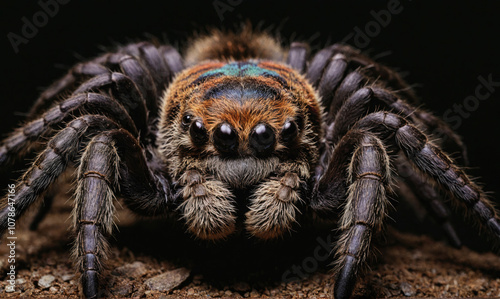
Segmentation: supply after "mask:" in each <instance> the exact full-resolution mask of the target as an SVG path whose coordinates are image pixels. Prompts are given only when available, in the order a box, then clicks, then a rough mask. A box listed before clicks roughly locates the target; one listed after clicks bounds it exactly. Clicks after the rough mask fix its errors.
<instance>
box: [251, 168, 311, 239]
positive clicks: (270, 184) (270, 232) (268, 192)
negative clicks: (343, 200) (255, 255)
mask: <svg viewBox="0 0 500 299" xmlns="http://www.w3.org/2000/svg"><path fill="white" fill-rule="evenodd" d="M280 166H281V167H280V171H279V173H278V175H277V176H276V177H270V178H268V179H267V180H266V181H265V182H263V183H261V184H260V185H259V186H258V187H257V189H256V190H255V192H254V193H253V195H252V196H251V197H250V204H249V207H248V208H249V211H248V212H247V213H246V221H245V225H246V228H247V230H248V231H249V232H250V233H251V234H252V235H253V236H256V237H258V238H260V239H271V238H276V237H280V236H283V235H284V234H285V233H287V232H290V230H291V229H292V226H293V225H294V224H295V223H296V222H297V221H298V216H299V214H300V206H301V204H303V203H304V201H303V199H302V198H303V196H304V195H305V192H304V191H305V187H304V186H305V182H306V181H307V180H308V179H309V168H308V167H307V166H306V165H303V164H300V163H283V164H281V165H280Z"/></svg>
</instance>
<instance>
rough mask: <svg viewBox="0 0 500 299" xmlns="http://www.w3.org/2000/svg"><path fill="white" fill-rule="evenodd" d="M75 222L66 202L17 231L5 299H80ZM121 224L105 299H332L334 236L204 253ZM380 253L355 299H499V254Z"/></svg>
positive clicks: (0, 253)
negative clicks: (330, 247)
mask: <svg viewBox="0 0 500 299" xmlns="http://www.w3.org/2000/svg"><path fill="white" fill-rule="evenodd" d="M69 216H70V203H69V202H68V201H67V200H58V201H56V203H55V205H54V207H53V208H52V210H51V212H50V215H49V216H48V217H47V218H46V219H45V220H44V221H43V222H42V223H41V224H40V226H39V228H38V230H36V231H29V230H28V229H27V228H24V227H25V226H26V223H27V222H28V220H24V221H23V223H18V224H16V234H15V236H16V237H17V239H15V244H16V247H15V254H16V260H15V262H14V263H9V260H8V255H9V253H8V251H9V250H10V249H9V247H8V242H9V241H10V240H6V239H5V238H4V239H3V241H2V244H0V279H1V281H0V297H1V298H79V297H80V296H79V294H80V292H79V289H78V280H77V277H76V276H75V275H74V271H73V266H72V263H71V262H70V251H71V245H72V244H71V242H72V241H71V240H72V239H71V236H70V233H69V232H68V230H69V227H70V223H71V221H70V220H69ZM118 218H119V220H120V221H119V224H118V230H119V232H117V234H116V235H115V238H114V239H113V240H111V254H110V256H109V260H108V269H109V271H108V272H107V274H106V275H105V280H104V282H105V284H106V285H107V287H106V290H105V291H104V293H103V295H104V296H105V297H109V298H191V297H226V298H241V297H245V298H246V297H250V298H328V297H329V294H330V292H331V286H332V279H331V274H330V273H329V271H328V269H329V268H328V266H327V264H326V263H327V261H324V258H323V257H324V256H325V255H324V252H326V249H324V244H325V241H328V236H323V237H316V236H314V237H312V236H310V235H308V234H306V235H307V236H306V237H305V239H303V240H301V241H299V242H295V243H294V242H286V241H285V242H283V243H284V245H278V246H274V244H256V245H255V246H251V244H247V243H244V244H236V243H235V244H229V245H227V247H224V248H221V247H220V246H219V245H218V244H212V245H208V246H206V245H204V246H199V244H198V243H197V242H196V241H194V240H192V239H190V238H187V237H185V236H184V234H179V233H169V232H168V230H166V229H165V227H163V225H164V223H162V225H160V224H159V223H158V222H151V221H142V220H136V219H134V218H133V217H131V216H130V214H128V212H120V215H119V217H118ZM321 238H322V239H321ZM229 243H231V242H229ZM304 244H308V246H303V245H304ZM377 248H378V250H379V253H378V254H377V260H376V261H374V262H372V263H371V266H370V267H371V269H370V270H371V271H367V273H366V275H364V276H363V277H362V278H361V279H360V280H359V282H358V286H357V288H356V290H355V298H376V297H377V298H408V297H426V298H431V297H435V298H457V297H476V298H483V297H487V298H498V297H500V257H499V256H498V255H494V254H493V253H477V252H475V251H472V250H470V249H468V248H462V249H454V248H451V247H449V246H448V245H446V244H445V243H443V242H437V241H434V240H432V239H431V238H429V237H426V236H416V235H411V234H406V233H401V232H398V231H397V230H395V229H391V228H389V229H388V232H387V237H386V241H385V242H383V244H382V245H379V246H377ZM323 250H325V251H323ZM11 265H15V267H16V268H15V271H16V274H15V275H16V277H15V278H16V280H15V286H14V291H13V292H9V291H11V290H9V289H8V288H7V286H8V285H9V282H8V280H9V277H8V275H7V273H8V271H10V270H9V267H10V266H11ZM292 278H297V280H293V281H292Z"/></svg>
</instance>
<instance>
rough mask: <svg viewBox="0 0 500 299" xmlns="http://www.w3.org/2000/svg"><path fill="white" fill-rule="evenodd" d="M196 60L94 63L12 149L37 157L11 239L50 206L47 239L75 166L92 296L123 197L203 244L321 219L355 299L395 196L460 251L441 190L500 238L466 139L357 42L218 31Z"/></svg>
mask: <svg viewBox="0 0 500 299" xmlns="http://www.w3.org/2000/svg"><path fill="white" fill-rule="evenodd" d="M182 57H183V56H182V55H180V54H179V53H178V52H177V50H175V49H174V48H172V47H170V46H157V45H153V44H150V43H147V42H142V43H135V44H131V45H127V46H124V47H121V48H119V49H118V50H117V51H116V52H113V53H107V54H104V55H102V56H99V57H97V58H95V59H93V60H90V61H88V62H84V63H80V64H78V65H76V66H75V67H73V68H72V69H71V70H70V71H69V72H68V74H67V75H66V76H64V77H63V78H62V79H60V80H59V81H57V82H55V83H54V85H52V86H50V87H49V88H48V89H47V90H46V91H44V92H43V93H42V95H41V96H40V98H39V99H38V101H37V102H36V103H35V105H34V106H33V108H32V109H31V112H30V116H29V118H28V120H29V122H28V123H27V124H25V125H24V126H22V127H20V128H19V129H17V130H15V131H14V132H13V133H12V134H11V135H10V136H9V137H8V138H6V139H5V140H3V141H2V143H1V144H0V165H1V166H2V169H7V168H12V167H15V162H16V161H22V160H23V159H27V158H28V157H29V156H30V154H31V153H35V152H38V156H37V157H36V159H35V160H34V162H33V163H32V164H31V166H30V167H29V169H28V170H27V171H26V172H25V173H24V175H23V176H22V177H21V178H20V179H19V181H18V183H17V185H16V188H15V189H16V190H15V194H16V195H15V197H12V196H7V197H5V198H4V199H3V201H2V205H3V206H2V209H1V210H0V234H4V233H5V232H6V231H7V230H8V229H9V222H11V221H12V219H10V220H9V217H15V219H17V218H18V217H20V216H22V215H23V213H24V212H25V211H26V210H27V209H28V208H29V207H30V206H32V205H33V204H35V203H37V202H39V201H41V200H42V199H43V201H44V203H45V204H44V205H43V209H40V211H39V213H38V214H37V215H35V219H34V221H33V223H32V226H31V228H32V229H36V228H37V224H38V223H39V222H40V221H41V219H43V216H44V215H45V213H46V212H47V211H48V209H49V208H50V204H51V201H52V197H53V193H54V192H55V190H57V189H56V188H51V186H52V185H55V184H54V183H55V182H56V181H57V178H58V177H60V176H61V175H63V174H64V173H65V172H66V170H67V169H69V168H71V167H70V166H74V167H76V169H77V170H76V175H75V177H74V181H75V184H76V190H75V195H74V208H73V229H74V232H75V235H76V238H75V243H74V250H73V258H74V260H75V263H76V266H77V269H78V271H79V272H80V274H81V275H80V279H81V286H82V291H83V294H84V295H85V296H86V297H89V298H94V297H97V296H98V295H99V291H101V290H102V289H103V285H102V284H101V283H100V282H101V281H102V278H103V276H102V275H103V274H104V273H105V272H104V270H105V267H104V266H105V265H104V261H105V260H106V258H107V252H108V247H109V246H108V242H107V239H108V238H109V237H110V236H111V234H112V232H113V216H114V204H115V203H114V202H115V198H117V197H118V198H120V199H121V200H122V201H123V203H124V205H125V206H126V207H128V208H129V209H130V210H131V211H133V212H135V213H137V214H140V215H143V216H155V217H159V216H165V217H166V216H167V215H168V216H169V217H170V216H174V217H176V219H178V220H179V221H181V222H183V223H184V224H185V225H186V227H187V230H188V231H189V232H190V233H191V234H194V235H195V236H196V237H198V238H200V239H208V240H222V239H225V238H227V237H229V236H231V235H236V234H234V233H235V232H236V231H238V230H240V229H241V230H242V231H243V230H244V231H246V232H247V233H246V234H238V236H245V237H250V238H257V239H271V238H280V237H282V236H284V235H285V234H287V235H288V234H293V227H294V224H296V223H299V222H301V221H309V220H311V219H314V220H320V221H310V222H309V223H313V224H315V223H319V222H321V223H322V224H325V223H327V224H331V225H334V227H332V229H335V228H336V232H338V240H337V243H336V248H335V252H334V254H333V256H332V260H333V261H334V265H335V275H336V278H335V283H334V294H335V297H336V298H348V297H350V296H351V294H352V291H353V289H354V287H355V283H356V279H357V276H358V275H359V272H360V270H361V269H362V268H363V265H364V264H365V261H366V260H367V257H368V256H369V253H370V252H371V240H372V239H373V236H374V235H375V234H377V233H379V232H380V231H381V228H382V226H383V224H384V221H385V219H386V213H387V210H388V207H389V206H390V204H389V200H388V193H389V192H390V191H391V190H392V189H395V190H408V192H409V193H408V194H407V193H402V194H399V195H400V196H401V197H402V198H403V199H404V198H405V197H408V196H410V197H415V196H416V197H417V198H418V199H419V200H420V201H421V203H422V205H423V206H424V207H426V208H427V210H428V212H429V213H430V214H431V216H433V217H434V218H435V220H436V221H437V223H439V224H440V225H441V226H442V229H443V230H444V231H445V232H446V234H447V235H448V237H449V239H450V241H451V242H452V243H453V244H454V245H457V246H459V245H460V240H459V239H458V237H457V235H456V233H455V231H454V229H453V227H452V226H451V224H450V221H449V219H448V212H447V208H446V207H445V203H444V201H443V200H442V198H441V197H440V193H439V192H438V191H439V190H443V191H445V192H447V194H448V196H449V197H450V198H451V201H452V202H453V203H454V204H455V205H456V206H457V207H459V208H460V209H462V210H463V211H464V212H466V213H467V214H470V215H471V216H472V218H473V219H475V220H476V222H477V223H479V224H480V225H481V226H482V227H483V228H485V229H486V231H488V232H489V233H490V235H491V236H493V238H494V239H495V240H500V219H499V217H498V215H497V213H496V211H495V209H494V208H493V207H492V205H491V204H490V202H489V201H488V199H487V198H486V197H485V195H484V193H483V191H482V190H481V188H479V187H478V186H477V185H476V184H474V183H473V182H472V181H471V179H470V178H469V177H468V176H467V174H465V173H464V172H463V171H462V170H461V169H460V168H459V167H458V166H457V165H456V163H455V162H453V161H452V160H451V159H450V158H449V157H448V156H447V155H446V154H445V151H451V152H456V151H457V150H458V151H459V152H461V153H462V155H461V157H460V158H461V160H463V161H466V155H465V147H464V146H463V144H462V142H461V140H460V138H459V137H458V136H457V135H456V134H455V133H454V132H453V131H452V130H451V129H450V128H449V127H448V126H447V125H446V124H445V123H444V122H442V121H440V120H439V119H438V118H436V117H435V116H433V115H432V114H430V113H428V112H426V111H423V110H420V109H417V108H415V107H414V106H412V104H414V103H416V99H415V95H414V93H413V91H412V89H411V88H410V87H409V86H408V85H407V84H406V83H405V82H404V81H403V80H402V79H401V77H400V76H399V75H398V74H397V73H396V72H394V71H392V70H391V69H389V68H387V67H385V66H383V65H381V64H378V63H376V62H374V61H373V60H371V59H369V58H367V57H366V56H364V55H362V54H360V53H359V52H358V51H356V50H354V49H352V48H351V47H348V46H345V45H333V46H330V47H327V48H325V49H323V50H321V51H319V52H317V53H316V54H315V55H314V56H312V58H311V59H309V56H308V47H307V45H305V44H302V43H293V44H292V45H291V46H290V48H289V49H282V48H281V47H280V46H279V45H278V43H277V42H276V41H275V40H273V39H272V38H271V37H269V36H268V35H266V34H256V33H252V32H250V31H248V30H243V31H242V32H241V33H239V34H233V33H229V34H223V33H220V32H214V33H213V34H211V35H209V36H207V37H204V38H200V39H197V40H195V41H194V42H193V43H192V45H191V46H190V47H189V48H188V50H187V51H186V53H185V55H184V57H185V59H183V58H182ZM186 66H188V67H186ZM435 131H440V132H441V135H442V136H444V138H442V139H437V138H435V137H434V136H432V135H431V133H432V132H435ZM430 137H432V138H433V139H434V140H435V141H433V142H431V141H429V139H430ZM401 174H404V175H401ZM393 185H406V186H407V187H408V188H401V189H398V188H392V186H393ZM42 195H43V196H42ZM14 206H15V213H14V214H15V215H13V213H12V209H13V208H14ZM323 220H325V221H323Z"/></svg>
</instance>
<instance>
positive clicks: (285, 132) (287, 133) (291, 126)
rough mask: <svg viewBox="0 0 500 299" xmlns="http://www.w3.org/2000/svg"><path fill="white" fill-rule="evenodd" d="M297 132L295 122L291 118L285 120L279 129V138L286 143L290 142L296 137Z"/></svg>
mask: <svg viewBox="0 0 500 299" xmlns="http://www.w3.org/2000/svg"><path fill="white" fill-rule="evenodd" d="M298 132H299V130H298V128H297V124H296V123H295V122H294V121H292V120H287V121H286V122H285V125H283V129H282V130H281V140H283V142H286V143H288V142H291V141H293V140H294V139H295V137H297V134H298Z"/></svg>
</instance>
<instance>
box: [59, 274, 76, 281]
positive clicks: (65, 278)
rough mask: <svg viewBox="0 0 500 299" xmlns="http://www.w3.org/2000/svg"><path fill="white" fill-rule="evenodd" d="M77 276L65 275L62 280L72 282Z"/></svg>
mask: <svg viewBox="0 0 500 299" xmlns="http://www.w3.org/2000/svg"><path fill="white" fill-rule="evenodd" d="M74 276H75V274H65V275H63V276H62V277H61V279H62V280H63V281H70V280H71V279H72V278H73V277H74Z"/></svg>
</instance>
